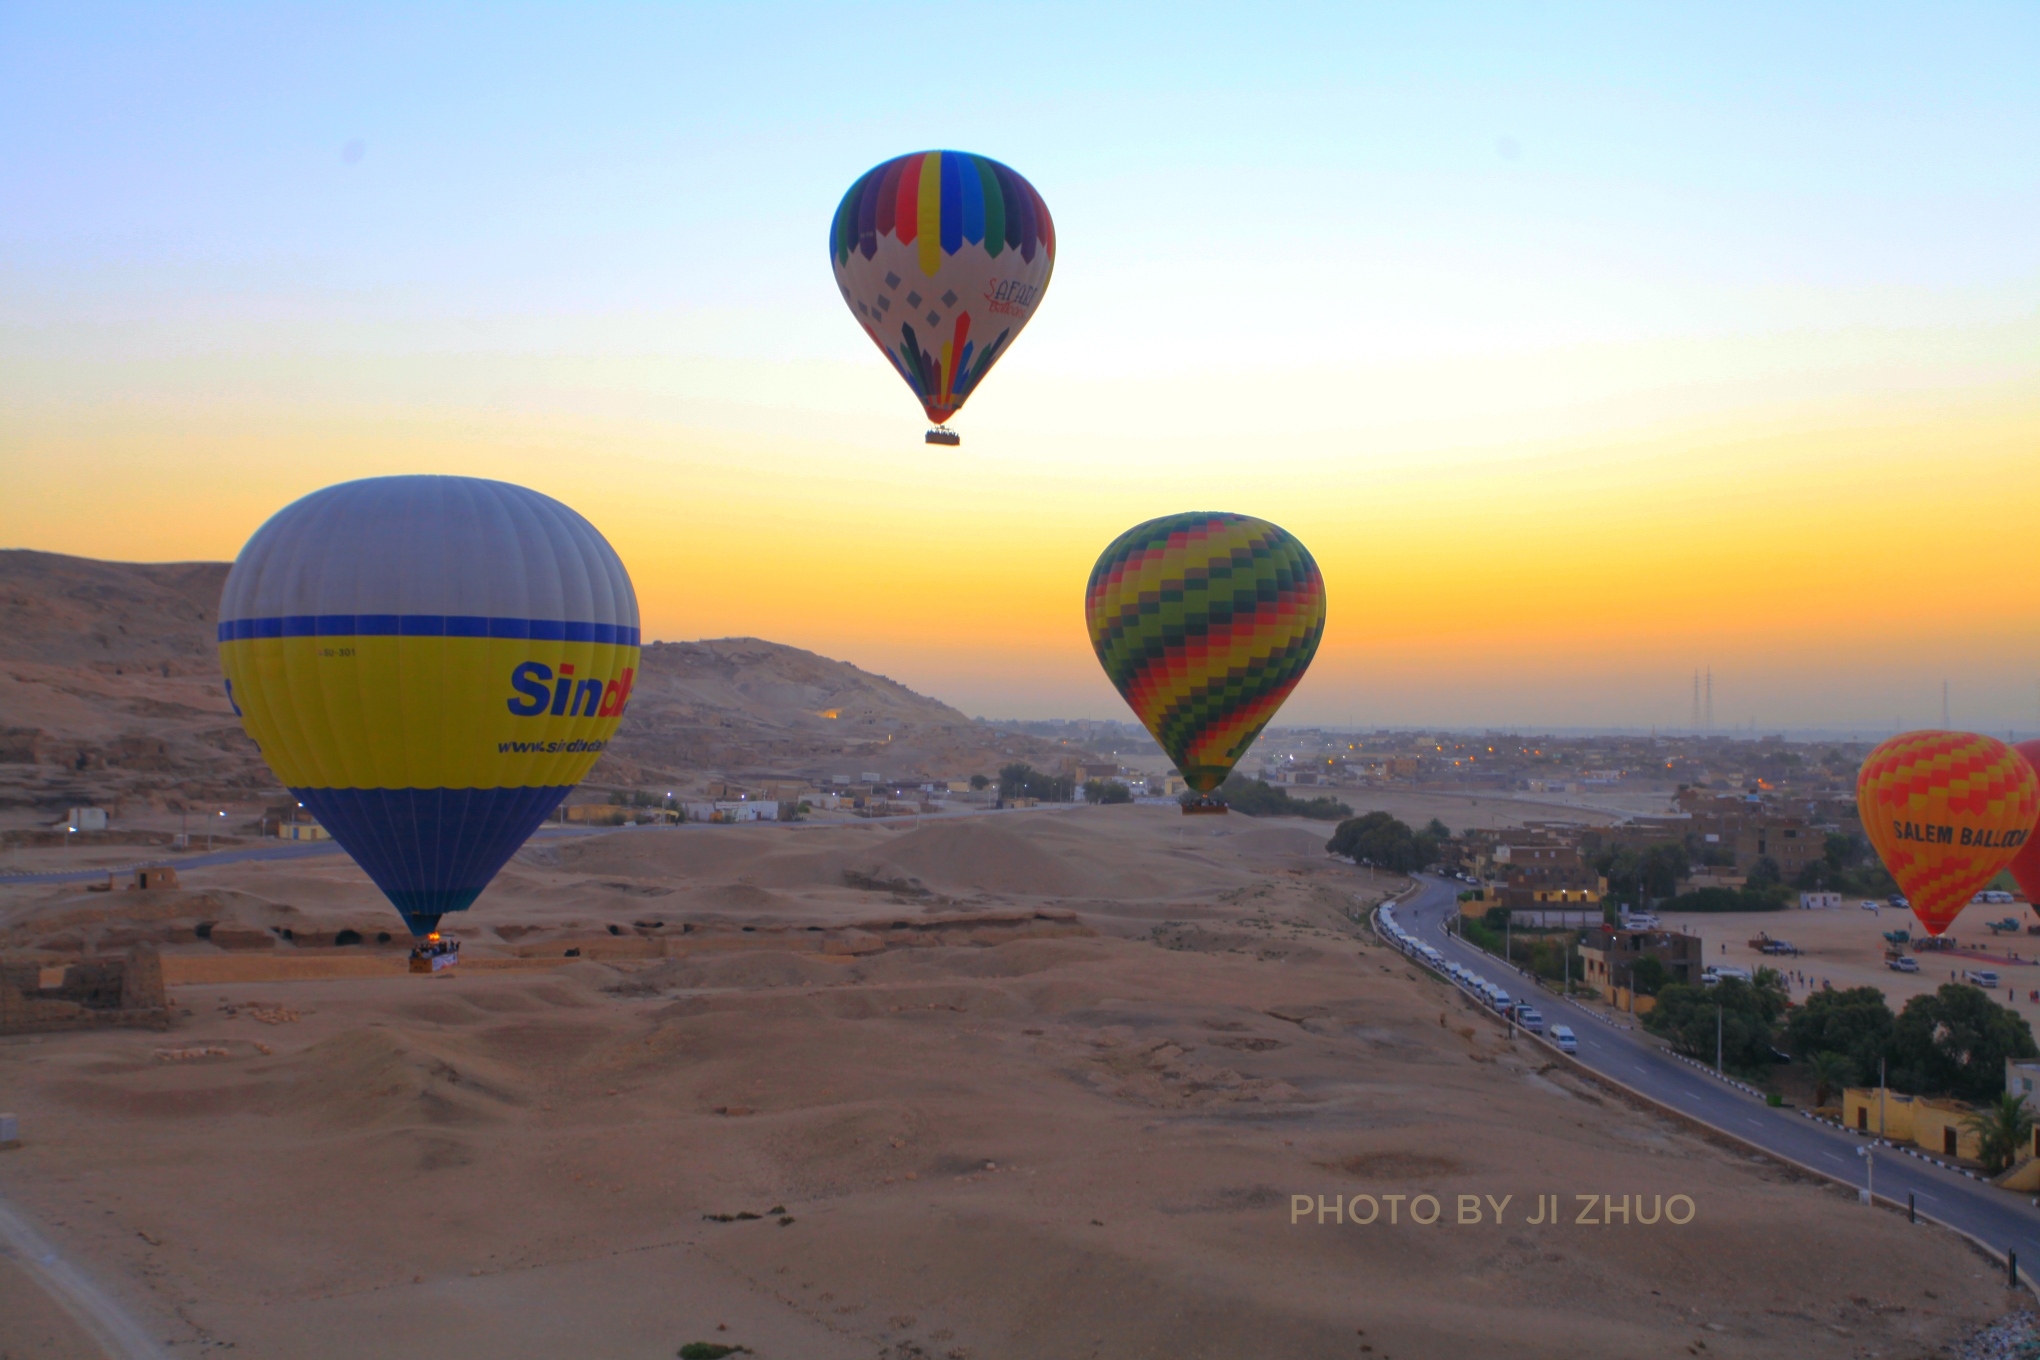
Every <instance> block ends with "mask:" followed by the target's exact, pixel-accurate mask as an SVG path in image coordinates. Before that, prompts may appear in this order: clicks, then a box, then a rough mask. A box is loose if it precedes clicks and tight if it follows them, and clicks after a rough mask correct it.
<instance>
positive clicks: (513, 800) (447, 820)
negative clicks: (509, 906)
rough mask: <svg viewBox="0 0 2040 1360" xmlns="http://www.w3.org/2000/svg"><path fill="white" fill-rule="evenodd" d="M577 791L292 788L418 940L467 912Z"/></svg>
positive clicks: (568, 787) (564, 787)
mask: <svg viewBox="0 0 2040 1360" xmlns="http://www.w3.org/2000/svg"><path fill="white" fill-rule="evenodd" d="M572 789H573V786H572V785H571V784H565V785H561V786H560V787H558V788H550V789H292V790H291V792H292V793H294V794H296V795H297V797H298V801H299V802H301V803H303V804H304V805H305V807H306V809H307V810H308V811H310V812H311V814H312V815H313V816H314V817H316V818H318V819H319V824H320V825H321V826H323V827H325V828H326V829H327V830H328V831H330V832H331V833H332V834H333V839H334V840H336V841H338V842H340V844H342V845H344V846H346V847H347V852H348V853H349V854H351V855H353V856H354V862H355V863H356V864H359V865H360V866H361V867H362V868H363V869H364V870H366V871H367V873H368V876H369V877H370V878H371V879H374V880H375V886H376V887H378V888H381V889H382V890H383V895H384V896H386V897H388V898H389V899H390V902H391V903H392V904H393V905H394V906H395V907H396V909H397V911H398V912H399V913H401V914H402V916H403V918H404V924H406V925H408V926H410V927H411V933H412V934H414V935H423V934H426V933H427V932H429V931H432V930H436V929H438V927H439V918H440V917H441V916H443V915H444V914H446V913H447V912H449V911H466V910H467V909H468V908H469V907H470V906H471V905H473V903H474V900H475V899H476V898H477V897H480V896H481V895H482V889H484V888H486V887H488V886H489V880H490V879H492V878H494V877H495V876H496V872H497V871H498V870H499V869H501V868H502V867H503V866H504V865H505V864H507V863H509V862H510V856H512V855H514V854H516V853H517V850H518V848H519V847H520V846H522V845H523V844H524V842H525V839H526V838H527V837H529V836H530V835H531V833H532V832H534V831H536V830H538V828H539V827H541V826H543V825H544V824H545V819H546V818H547V817H549V816H551V815H552V811H553V809H554V808H556V807H558V806H559V805H560V801H561V800H562V799H564V798H565V797H566V796H567V794H568V793H569V792H571V791H572Z"/></svg>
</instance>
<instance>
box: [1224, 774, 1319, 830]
mask: <svg viewBox="0 0 2040 1360" xmlns="http://www.w3.org/2000/svg"><path fill="white" fill-rule="evenodd" d="M1215 796H1216V797H1217V798H1218V800H1219V801H1220V802H1222V803H1224V804H1225V805H1226V806H1227V807H1229V808H1231V809H1232V810H1233V811H1234V812H1237V813H1239V814H1241V815H1242V816H1246V817H1310V818H1313V819H1315V820H1317V821H1320V822H1335V821H1337V820H1338V819H1339V818H1341V817H1350V816H1352V815H1353V809H1352V808H1350V807H1347V806H1346V805H1345V804H1344V803H1342V802H1340V801H1339V800H1338V799H1336V798H1333V797H1330V796H1329V795H1327V796H1325V797H1321V798H1292V797H1290V795H1289V790H1287V789H1278V788H1276V787H1274V786H1273V785H1272V784H1269V783H1268V782H1267V781H1266V780H1262V779H1247V778H1245V777H1243V776H1241V775H1237V774H1235V775H1229V776H1227V777H1226V781H1225V783H1223V784H1221V785H1219V786H1218V792H1217V794H1216V795H1215Z"/></svg>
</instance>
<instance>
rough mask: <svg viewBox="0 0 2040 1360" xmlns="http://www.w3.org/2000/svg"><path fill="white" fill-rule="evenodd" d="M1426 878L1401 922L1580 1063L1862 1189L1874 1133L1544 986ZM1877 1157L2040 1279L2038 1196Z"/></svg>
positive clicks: (1908, 1189) (1891, 1154) (1404, 906)
mask: <svg viewBox="0 0 2040 1360" xmlns="http://www.w3.org/2000/svg"><path fill="white" fill-rule="evenodd" d="M1418 882H1419V884H1420V887H1419V890H1418V892H1417V893H1416V894H1415V895H1413V896H1412V897H1411V898H1410V899H1409V900H1408V901H1406V902H1403V903H1399V904H1397V906H1396V918H1395V919H1396V923H1397V924H1398V925H1400V926H1401V927H1402V928H1403V929H1404V930H1407V931H1409V932H1410V933H1411V934H1412V935H1415V936H1417V937H1419V938H1420V939H1422V940H1423V941H1424V942H1425V943H1426V944H1429V945H1430V946H1431V947H1432V948H1434V949H1437V950H1438V951H1439V952H1441V953H1443V954H1444V955H1445V956H1446V957H1447V958H1448V959H1451V960H1453V961H1454V962H1457V963H1459V964H1461V965H1462V966H1464V967H1468V968H1472V969H1474V970H1475V971H1477V972H1480V973H1482V974H1484V975H1485V976H1487V977H1488V978H1489V979H1491V980H1493V981H1496V982H1499V983H1501V984H1502V985H1503V986H1504V987H1505V988H1508V989H1510V990H1511V994H1512V995H1516V996H1523V995H1524V994H1525V993H1528V996H1529V997H1530V998H1534V999H1535V1000H1536V1003H1537V1007H1538V1009H1539V1010H1541V1011H1542V1012H1543V1013H1544V1020H1545V1024H1546V1026H1547V1028H1548V1027H1549V1026H1550V1025H1552V1024H1554V1023H1556V1024H1563V1025H1569V1026H1570V1027H1571V1028H1572V1030H1573V1032H1574V1034H1576V1035H1577V1036H1578V1037H1579V1052H1578V1053H1577V1054H1575V1055H1574V1056H1575V1057H1576V1058H1577V1059H1578V1060H1579V1062H1580V1063H1582V1064H1583V1065H1585V1066H1587V1067H1590V1068H1592V1069H1593V1070H1595V1071H1596V1072H1600V1073H1602V1074H1604V1075H1606V1076H1608V1077H1612V1078H1613V1079H1615V1080H1616V1081H1619V1082H1621V1083H1622V1084H1623V1085H1625V1086H1627V1087H1629V1088H1631V1089H1632V1090H1635V1091H1639V1092H1641V1093H1642V1094H1644V1095H1646V1096H1649V1097H1650V1098H1651V1099H1653V1100H1657V1101H1661V1102H1662V1103H1664V1104H1665V1105H1668V1106H1670V1107H1671V1108H1673V1109H1675V1110H1679V1111H1682V1112H1684V1113H1686V1114H1688V1115H1691V1116H1692V1117H1694V1118H1696V1119H1699V1120H1702V1121H1704V1122H1706V1123H1709V1124H1712V1125H1714V1126H1715V1127H1716V1128H1718V1129H1721V1130H1722V1131H1724V1132H1726V1133H1732V1134H1734V1135H1735V1136H1736V1137H1738V1138H1741V1139H1743V1140H1744V1141H1746V1142H1749V1143H1753V1144H1755V1145H1756V1146H1758V1147H1760V1148H1763V1149H1765V1150H1766V1151H1769V1152H1773V1153H1776V1154H1777V1155H1778V1156H1781V1157H1784V1158H1788V1159H1789V1160H1791V1161H1795V1162H1798V1163H1800V1164H1802V1165H1804V1166H1809V1167H1812V1168H1814V1169H1815V1170H1819V1171H1825V1172H1827V1173H1828V1174H1830V1175H1833V1176H1838V1177H1840V1178H1842V1179H1844V1180H1847V1181H1849V1182H1851V1183H1853V1184H1854V1185H1856V1186H1857V1187H1858V1188H1861V1186H1862V1184H1863V1170H1864V1167H1863V1158H1862V1157H1860V1156H1858V1155H1857V1149H1858V1148H1860V1147H1863V1146H1865V1145H1866V1144H1867V1143H1868V1142H1869V1141H1870V1140H1869V1139H1867V1138H1864V1137H1861V1136H1859V1135H1856V1134H1852V1133H1848V1132H1845V1131H1843V1130H1841V1129H1836V1128H1833V1127H1831V1126H1829V1125H1826V1124H1820V1123H1816V1122H1814V1121H1813V1120H1811V1119H1808V1118H1806V1117H1804V1116H1803V1115H1801V1114H1799V1113H1798V1112H1797V1111H1794V1110H1782V1109H1773V1108H1772V1107H1770V1106H1768V1105H1766V1104H1764V1102H1763V1101H1762V1100H1761V1099H1759V1098H1757V1097H1755V1096H1751V1095H1747V1094H1745V1093H1744V1092H1742V1091H1740V1090H1737V1089H1736V1088H1735V1087H1733V1086H1730V1085H1727V1084H1726V1083H1724V1082H1723V1081H1722V1080H1721V1079H1720V1078H1718V1077H1716V1076H1715V1075H1714V1074H1713V1072H1712V1071H1711V1070H1703V1069H1699V1068H1694V1067H1691V1066H1689V1065H1687V1064H1686V1063H1685V1062H1682V1061H1681V1060H1679V1059H1678V1058H1675V1057H1673V1056H1672V1055H1671V1053H1670V1052H1669V1051H1668V1050H1667V1049H1666V1048H1665V1047H1664V1046H1663V1045H1662V1044H1660V1043H1659V1042H1658V1041H1657V1040H1655V1039H1653V1038H1651V1037H1650V1036H1648V1035H1646V1034H1644V1033H1643V1032H1642V1031H1641V1030H1625V1029H1618V1028H1616V1027H1615V1026H1614V1025H1613V1024H1611V1023H1610V1022H1608V1021H1607V1020H1604V1019H1603V1018H1601V1016H1600V1014H1599V1013H1598V1012H1594V1011H1590V1010H1588V1009H1587V1008H1586V1007H1584V1006H1581V1005H1579V1004H1577V1003H1575V1002H1572V1001H1568V1000H1566V999H1565V998H1563V997H1560V996H1558V995H1557V994H1556V993H1553V992H1547V991H1544V990H1542V988H1541V987H1539V986H1538V985H1537V984H1535V983H1534V982H1530V980H1529V979H1527V978H1525V977H1524V976H1522V975H1521V974H1520V973H1518V972H1517V970H1515V969H1513V968H1511V967H1510V966H1509V965H1507V964H1505V963H1503V962H1502V960H1500V959H1499V958H1497V957H1496V956H1494V955H1493V954H1489V953H1487V952H1485V951H1483V950H1480V949H1476V948H1474V947H1473V946H1472V945H1470V944H1468V943H1467V942H1466V941H1464V940H1462V939H1460V938H1459V937H1458V936H1456V935H1449V934H1447V933H1446V931H1445V922H1446V921H1447V920H1448V919H1449V918H1450V917H1451V916H1452V915H1453V913H1455V912H1456V911H1457V910H1458V907H1459V885H1458V884H1456V883H1454V882H1452V881H1450V880H1448V879H1441V878H1433V877H1430V876H1428V875H1420V876H1419V877H1418ZM1517 988H1520V989H1521V990H1520V991H1517V990H1515V989H1517ZM1874 1155H1875V1157H1876V1160H1877V1167H1876V1178H1877V1195H1878V1198H1879V1199H1889V1200H1893V1201H1895V1202H1896V1203H1898V1204H1900V1205H1903V1204H1904V1203H1905V1201H1906V1196H1907V1195H1908V1194H1913V1195H1916V1196H1917V1197H1918V1203H1919V1211H1920V1213H1921V1215H1922V1216H1925V1217H1931V1218H1935V1219H1938V1220H1940V1221H1941V1222H1943V1223H1946V1224H1947V1225H1949V1226H1950V1227H1952V1228H1956V1229H1958V1230H1960V1231H1962V1232H1965V1233H1967V1234H1969V1235H1970V1236H1971V1237H1973V1238H1975V1239H1976V1240H1977V1241H1979V1242H1981V1243H1983V1244H1984V1245H1986V1246H1988V1247H1990V1248H1992V1249H1993V1250H1996V1251H1998V1252H2000V1253H2003V1252H2017V1253H2018V1259H2019V1262H2020V1266H2019V1273H2020V1278H2021V1279H2022V1280H2024V1281H2026V1282H2027V1283H2029V1284H2030V1283H2032V1279H2031V1277H2030V1276H2029V1275H2028V1273H2027V1272H2028V1271H2040V1209H2036V1208H2035V1207H2034V1206H2033V1204H2032V1203H2031V1202H2030V1201H2029V1200H2027V1199H2025V1198H2023V1197H2020V1196H2018V1195H2014V1194H2010V1193H2008V1192H2006V1191H2003V1190H1999V1189H1997V1188H1996V1187H1994V1186H1992V1185H1990V1184H1989V1183H1987V1182H1985V1181H1979V1180H1971V1179H1970V1178H1968V1177H1967V1176H1964V1175H1963V1174H1962V1173H1960V1172H1957V1171H1949V1170H1945V1169H1943V1168H1941V1167H1939V1166H1936V1165H1934V1164H1933V1163H1931V1162H1924V1161H1920V1160H1918V1159H1917V1158H1913V1157H1909V1156H1906V1155H1905V1154H1904V1153H1902V1152H1899V1151H1898V1150H1896V1149H1895V1148H1888V1147H1879V1148H1877V1149H1876V1152H1875V1154H1874Z"/></svg>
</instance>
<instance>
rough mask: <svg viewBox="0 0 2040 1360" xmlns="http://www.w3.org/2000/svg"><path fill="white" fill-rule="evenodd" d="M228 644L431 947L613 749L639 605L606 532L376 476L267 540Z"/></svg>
mask: <svg viewBox="0 0 2040 1360" xmlns="http://www.w3.org/2000/svg"><path fill="white" fill-rule="evenodd" d="M219 646H220V664H221V667H222V669H224V670H225V672H226V677H227V694H228V697H229V698H230V699H231V700H232V701H233V703H234V705H235V711H236V712H237V713H238V714H240V716H241V721H242V725H243V726H244V727H246V729H247V731H248V735H249V736H251V737H253V738H254V739H255V741H256V743H257V744H258V745H259V746H260V747H261V748H262V755H263V758H264V759H266V760H267V761H268V762H269V768H270V769H271V770H273V771H274V772H275V773H276V777H277V778H278V779H280V780H282V781H283V783H284V784H285V785H286V786H287V787H288V788H289V789H290V790H291V792H292V793H293V794H295V795H296V796H297V799H298V801H299V802H301V803H303V804H304V805H305V807H306V808H308V809H310V811H311V813H312V815H313V816H315V817H317V818H318V820H319V821H320V823H321V824H322V825H324V826H325V828H326V830H327V831H329V832H330V833H331V834H332V837H333V839H334V840H336V841H338V842H339V843H340V846H341V848H343V849H344V850H346V851H347V853H349V854H350V855H352V856H353V857H354V859H355V862H356V863H358V864H360V865H361V867H362V868H363V869H365V870H366V871H367V872H368V876H369V877H370V878H371V879H373V880H374V881H375V884H376V886H377V887H378V888H381V889H382V891H383V893H384V894H385V895H386V896H387V897H388V898H389V899H390V901H391V902H392V903H393V904H394V905H395V906H396V908H397V910H398V911H399V912H400V913H402V915H403V918H404V921H405V923H406V924H408V925H409V926H410V928H411V931H412V933H413V934H416V935H430V934H432V933H434V932H435V931H436V928H437V926H438V923H439V918H440V917H441V915H442V914H444V913H446V912H454V911H462V910H465V909H466V908H467V907H468V906H470V905H471V904H472V903H473V902H474V900H475V899H476V898H477V897H478V896H480V895H481V892H482V889H484V888H485V887H487V886H488V884H489V880H490V879H492V878H494V877H495V875H496V871H497V870H498V869H500V868H502V867H503V864H504V862H505V861H506V860H508V859H509V858H510V856H511V855H512V854H513V853H515V852H516V850H517V847H518V846H520V845H522V844H523V843H524V840H525V838H526V837H527V836H529V835H530V834H531V833H532V831H534V830H535V829H537V827H538V825H539V824H540V823H541V822H543V821H544V820H545V819H546V817H547V815H548V814H550V813H551V812H552V810H553V808H554V807H556V806H557V805H558V804H559V802H560V800H561V799H562V798H564V797H565V796H566V794H567V792H568V791H569V790H570V789H571V788H572V787H573V786H574V784H575V783H577V782H578V781H579V780H580V778H581V777H582V776H583V775H584V774H586V773H587V772H588V767H589V766H591V765H593V764H594V763H595V760H596V758H597V757H598V756H600V754H601V753H602V749H603V747H604V746H606V745H607V744H608V742H609V739H610V737H611V736H612V735H614V733H615V732H616V727H617V723H618V722H619V721H620V720H621V719H622V717H623V712H624V709H625V707H626V706H627V705H628V704H629V702H630V691H631V683H632V680H633V679H634V678H635V676H636V673H637V665H638V612H637V596H636V594H635V592H633V591H632V589H631V584H630V576H629V574H628V573H627V572H625V571H624V569H623V563H622V562H621V561H620V560H619V559H618V558H617V555H616V552H615V550H614V549H612V548H611V547H610V546H609V544H608V542H607V541H605V540H604V539H603V537H602V535H601V534H600V533H598V532H596V530H595V527H594V526H593V525H592V524H590V523H588V521H587V520H585V519H582V518H581V517H580V516H579V515H577V514H575V513H574V512H573V511H572V510H570V509H568V508H567V507H566V506H564V505H562V504H560V503H559V502H558V501H556V500H553V499H551V498H550V497H548V496H541V495H540V494H538V493H537V492H536V491H529V490H526V489H525V488H523V487H521V486H511V485H509V484H508V483H505V482H492V481H484V480H481V479H479V478H473V477H376V478H371V479H369V480H366V481H359V482H346V483H343V484H341V485H339V486H331V487H327V488H326V489H325V490H323V491H317V492H314V493H312V494H311V495H309V496H306V497H305V498H304V499H303V500H300V501H297V502H295V503H293V504H291V505H288V506H285V507H284V508H283V509H282V510H279V511H278V512H277V513H276V514H275V515H274V516H273V517H271V519H270V520H269V522H268V523H266V524H264V525H263V526H262V527H261V528H260V529H258V530H256V531H255V536H254V537H253V538H251V539H249V540H248V544H247V546H246V547H244V548H243V549H242V550H241V555H240V557H239V558H237V559H236V560H235V562H234V567H233V570H232V571H231V572H230V573H228V576H227V584H226V588H225V590H224V591H223V592H222V593H221V596H220V625H219ZM414 961H415V960H414Z"/></svg>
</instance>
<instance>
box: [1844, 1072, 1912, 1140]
mask: <svg viewBox="0 0 2040 1360" xmlns="http://www.w3.org/2000/svg"><path fill="white" fill-rule="evenodd" d="M1880 1097H1881V1099H1880ZM1918 1103H1919V1102H1918V1099H1917V1097H1914V1096H1908V1095H1902V1094H1900V1093H1899V1092H1897V1091H1888V1090H1887V1091H1880V1090H1879V1089H1878V1088H1877V1087H1875V1086H1851V1087H1849V1088H1848V1089H1847V1090H1845V1091H1843V1092H1842V1122H1843V1123H1844V1124H1847V1125H1848V1126H1849V1127H1850V1128H1852V1129H1855V1130H1857V1131H1859V1132H1861V1133H1874V1134H1877V1135H1879V1136H1880V1137H1883V1138H1889V1139H1890V1140H1891V1141H1892V1142H1894V1143H1910V1142H1912V1141H1913V1111H1914V1107H1915V1106H1916V1105H1917V1104H1918Z"/></svg>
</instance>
